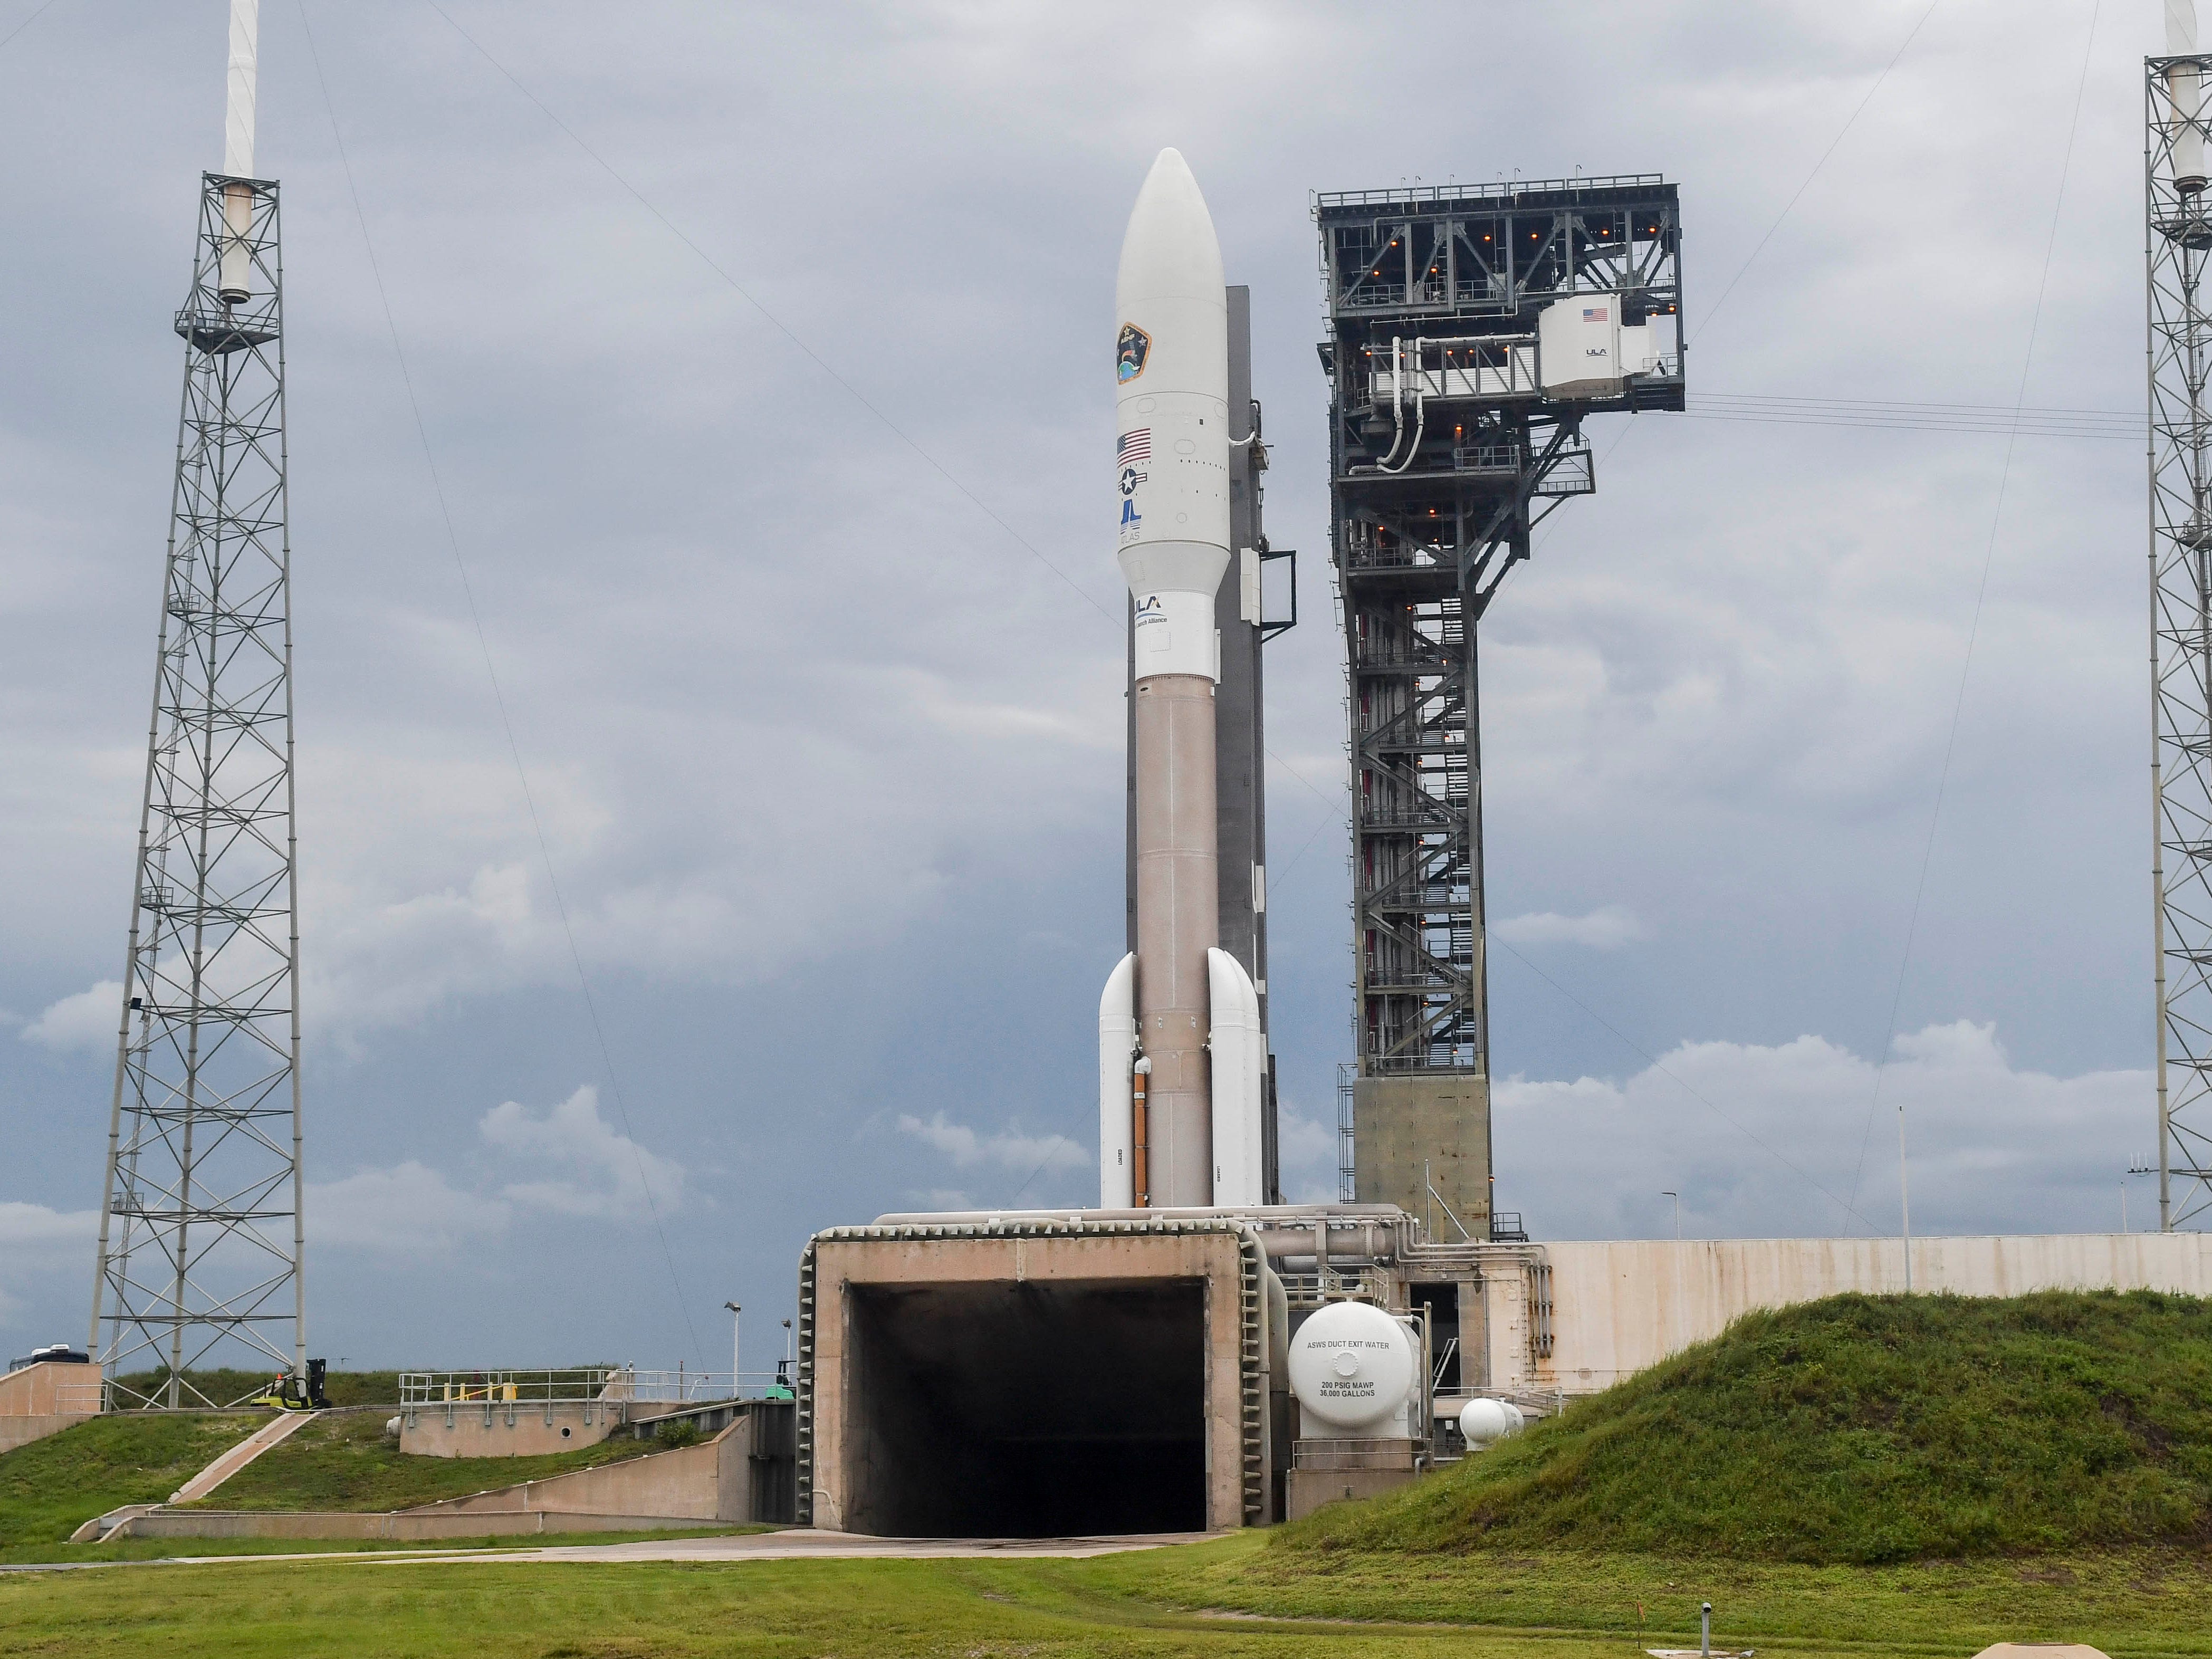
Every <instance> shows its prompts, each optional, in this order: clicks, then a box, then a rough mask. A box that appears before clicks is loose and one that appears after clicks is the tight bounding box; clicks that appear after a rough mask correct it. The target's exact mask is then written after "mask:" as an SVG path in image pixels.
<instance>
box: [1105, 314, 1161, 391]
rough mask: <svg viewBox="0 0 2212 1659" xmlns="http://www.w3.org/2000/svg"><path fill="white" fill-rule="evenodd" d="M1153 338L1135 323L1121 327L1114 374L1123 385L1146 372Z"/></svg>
mask: <svg viewBox="0 0 2212 1659" xmlns="http://www.w3.org/2000/svg"><path fill="white" fill-rule="evenodd" d="M1151 355H1152V336H1151V335H1149V334H1147V333H1146V332H1145V331H1144V330H1142V329H1141V328H1139V327H1138V326H1137V325H1135V324H1134V323H1124V324H1122V325H1121V344H1120V345H1119V346H1117V347H1116V348H1115V368H1114V373H1115V378H1116V379H1117V380H1120V381H1121V384H1122V385H1124V386H1127V384H1128V383H1129V382H1130V381H1132V380H1135V379H1136V378H1137V376H1139V374H1143V373H1144V372H1145V359H1146V357H1148V356H1151Z"/></svg>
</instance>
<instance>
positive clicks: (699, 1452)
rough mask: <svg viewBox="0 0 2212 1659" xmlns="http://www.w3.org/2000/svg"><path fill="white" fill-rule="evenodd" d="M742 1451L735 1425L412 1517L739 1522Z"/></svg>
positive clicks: (430, 1507) (424, 1508)
mask: <svg viewBox="0 0 2212 1659" xmlns="http://www.w3.org/2000/svg"><path fill="white" fill-rule="evenodd" d="M746 1473H747V1472H746V1468H745V1454H744V1444H743V1443H739V1441H738V1435H737V1432H736V1431H735V1429H734V1428H732V1429H725V1430H724V1431H722V1432H721V1433H720V1435H718V1436H717V1437H715V1438H714V1439H713V1440H710V1441H708V1442H707V1443H705V1444H704V1445H698V1446H684V1447H680V1448H678V1449H676V1450H674V1451H665V1452H650V1453H647V1455H645V1456H643V1457H632V1458H628V1459H625V1460H624V1461H623V1462H619V1463H608V1464H605V1465H603V1466H602V1467H600V1468H595V1469H577V1470H575V1471H574V1472H573V1473H571V1474H556V1475H554V1476H553V1477H552V1478H550V1480H525V1481H521V1482H520V1483H518V1484H517V1485H514V1486H502V1487H501V1488H499V1489H498V1490H497V1491H495V1492H473V1493H471V1495H470V1496H468V1497H466V1498H447V1499H446V1500H445V1501H444V1502H443V1503H439V1504H422V1505H421V1506H419V1507H418V1508H416V1509H414V1510H409V1511H407V1513H409V1514H413V1515H512V1514H517V1513H529V1512H533V1511H538V1510H543V1511H544V1512H545V1513H546V1514H549V1515H649V1516H681V1517H684V1518H685V1519H689V1520H697V1521H744V1520H747V1519H749V1518H750V1517H749V1516H747V1515H746V1514H745V1500H746V1484H747V1483H746Z"/></svg>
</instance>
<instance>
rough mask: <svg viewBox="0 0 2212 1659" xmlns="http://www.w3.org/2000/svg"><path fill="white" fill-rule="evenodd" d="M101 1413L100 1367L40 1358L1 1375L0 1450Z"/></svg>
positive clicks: (42, 1437) (55, 1432)
mask: <svg viewBox="0 0 2212 1659" xmlns="http://www.w3.org/2000/svg"><path fill="white" fill-rule="evenodd" d="M99 1414H100V1367H99V1366H97V1365H84V1364H59V1363H58V1362H56V1361H54V1360H51V1359H48V1360H41V1361H40V1363H39V1364H35V1365H26V1366H24V1367H23V1368H22V1369H21V1370H14V1371H9V1373H8V1374H7V1375H6V1376H0V1452H8V1451H13V1450H14V1449H15V1448H16V1447H18V1446H24V1445H28V1444H29V1443H31V1442H32V1441H33V1440H43V1439H45V1438H46V1436H48V1435H50V1434H59V1433H60V1432H61V1431H63V1430H64V1429H66V1428H70V1427H73V1426H75V1425H76V1424H79V1423H82V1422H83V1421H84V1420H85V1419H87V1418H88V1417H96V1416H98V1415H99Z"/></svg>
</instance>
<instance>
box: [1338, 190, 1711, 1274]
mask: <svg viewBox="0 0 2212 1659" xmlns="http://www.w3.org/2000/svg"><path fill="white" fill-rule="evenodd" d="M1314 216H1315V219H1316V222H1318V224H1319V227H1320V230H1321V266H1322V291H1323V295H1324V298H1325V300H1326V301H1327V304H1328V337H1327V338H1326V339H1325V340H1323V341H1322V344H1321V360H1322V368H1323V369H1324V370H1325V371H1326V372H1327V373H1328V377H1329V385H1330V403H1329V469H1330V479H1329V483H1330V502H1331V508H1332V511H1331V514H1330V538H1331V548H1330V554H1331V558H1332V560H1333V562H1334V567H1335V571H1336V580H1337V592H1338V597H1339V600H1340V604H1341V605H1342V607H1343V613H1344V630H1345V649H1346V671H1347V675H1348V683H1349V693H1350V696H1349V702H1348V708H1349V713H1350V719H1351V738H1352V741H1351V745H1350V746H1351V750H1352V945H1353V963H1354V972H1355V975H1356V978H1355V981H1354V996H1355V1000H1356V1013H1355V1020H1356V1024H1357V1030H1356V1037H1357V1045H1358V1062H1357V1066H1356V1068H1355V1069H1356V1076H1352V1077H1348V1078H1346V1079H1345V1081H1344V1085H1343V1090H1342V1094H1343V1099H1342V1102H1341V1106H1340V1111H1341V1117H1340V1124H1341V1127H1342V1128H1343V1131H1344V1134H1343V1139H1344V1143H1345V1149H1346V1150H1345V1155H1344V1156H1343V1158H1342V1159H1341V1162H1342V1164H1343V1166H1344V1167H1343V1185H1342V1196H1343V1197H1344V1198H1345V1199H1346V1200H1347V1201H1352V1200H1356V1201H1358V1202H1362V1203H1377V1202H1379V1203H1390V1204H1396V1205H1398V1206H1401V1207H1402V1208H1404V1209H1406V1210H1407V1211H1409V1212H1412V1213H1413V1214H1415V1215H1418V1216H1422V1217H1424V1218H1426V1219H1427V1221H1428V1224H1429V1231H1430V1233H1431V1237H1437V1238H1440V1239H1442V1240H1444V1241H1448V1242H1451V1243H1457V1242H1459V1241H1460V1240H1461V1239H1462V1238H1468V1239H1474V1240H1477V1241H1480V1240H1484V1239H1487V1238H1490V1237H1510V1236H1511V1235H1513V1234H1514V1233H1515V1232H1516V1231H1517V1229H1516V1227H1515V1225H1513V1224H1512V1223H1511V1222H1510V1221H1507V1220H1504V1219H1503V1218H1499V1217H1498V1216H1497V1215H1496V1213H1495V1212H1494V1207H1493V1206H1492V1202H1491V1197H1492V1192H1491V1141H1490V1019H1489V987H1488V980H1487V970H1486V966H1485V954H1484V947H1483V925H1484V907H1483V892H1482V744H1481V739H1480V720H1479V718H1478V700H1477V696H1476V675H1475V659H1476V653H1475V640H1476V634H1477V629H1478V625H1479V624H1480V622H1481V620H1482V617H1483V615H1484V613H1485V612H1486V611H1487V610H1488V608H1489V606H1490V604H1491V602H1492V600H1493V599H1496V598H1497V596H1498V588H1499V586H1500V585H1501V584H1502V583H1503V582H1504V579H1505V576H1506V574H1507V573H1508V572H1509V571H1510V570H1511V569H1512V568H1513V567H1514V566H1515V565H1516V564H1517V563H1519V562H1521V561H1522V560H1523V559H1525V558H1527V557H1528V554H1529V550H1530V538H1531V534H1532V532H1534V529H1535V527H1536V526H1538V525H1539V524H1541V523H1542V522H1543V520H1545V518H1546V517H1547V515H1548V514H1550V513H1552V512H1553V510H1554V509H1555V508H1557V507H1559V505H1560V503H1561V502H1563V501H1565V500H1567V499H1568V498H1569V497H1571V496H1574V495H1587V494H1589V492H1590V491H1591V490H1592V489H1595V487H1596V481H1595V475H1594V472H1593V470H1592V458H1591V454H1590V447H1589V439H1588V438H1587V437H1586V436H1585V435H1584V433H1583V422H1584V420H1585V419H1586V418H1587V417H1588V416H1590V415H1593V414H1597V413H1602V412H1605V411H1608V410H1679V409H1680V408H1681V407H1682V406H1683V380H1682V355H1681V346H1680V341H1681V332H1680V310H1681V297H1682V294H1681V279H1680V269H1679V263H1678V255H1679V251H1680V219H1679V216H1678V210H1677V205H1676V199H1675V189H1674V185H1670V184H1668V183H1667V182H1666V181H1665V180H1664V179H1661V178H1660V177H1659V176H1657V175H1656V174H1652V173H1638V174H1635V175H1633V176H1630V177H1624V178H1607V179H1558V180H1553V181H1548V182H1542V183H1537V182H1530V183H1525V184H1522V183H1516V184H1510V185H1483V186H1476V185H1467V186H1462V187H1453V188H1437V187H1433V186H1432V187H1429V188H1420V187H1415V188H1413V189H1410V190H1404V189H1401V190H1396V191H1346V192H1343V193H1340V194H1332V195H1322V196H1317V197H1316V198H1315V201H1314Z"/></svg>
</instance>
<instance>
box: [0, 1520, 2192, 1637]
mask: <svg viewBox="0 0 2212 1659" xmlns="http://www.w3.org/2000/svg"><path fill="white" fill-rule="evenodd" d="M1701 1599H1710V1600H1711V1601H1713V1602H1714V1603H1715V1606H1716V1635H1717V1637H1718V1638H1721V1639H1722V1640H1723V1641H1724V1642H1726V1643H1728V1644H1730V1645H1735V1646H1747V1645H1749V1646H1757V1647H1759V1648H1761V1649H1763V1650H1771V1651H1775V1652H1777V1653H1788V1654H1793V1655H1806V1656H1813V1655H1825V1654H1833V1655H1837V1656H1838V1659H1842V1656H1868V1655H1888V1654H1896V1655H1899V1656H1909V1659H1922V1656H1936V1655H1952V1656H1957V1659H1967V1656H1969V1655H1972V1654H1973V1653H1975V1652H1977V1651H1978V1650H1979V1649H1980V1648H1982V1647H1983V1646H1984V1645H1986V1644H1987V1643H1989V1642H1990V1641H1993V1640H1997V1639H2002V1638H2017V1639H2068V1640H2081V1641H2087V1642H2089V1643H2092V1644H2095V1645H2097V1646H2100V1647H2101V1648H2103V1649H2105V1650H2106V1651H2107V1652H2108V1653H2112V1654H2113V1655H2115V1656H2117V1659H2162V1656H2169V1655H2171V1656H2174V1659H2203V1656H2205V1655H2206V1654H2208V1653H2212V1569H2208V1565H2207V1563H2206V1561H2205V1559H2203V1557H2202V1556H2194V1555H2189V1554H2185V1553H2177V1552H2163V1553H2161V1552H2142V1551H2138V1552H2132V1553H2120V1554H2113V1555H2104V1556H2084V1557H2081V1558H2076V1559H2069V1560H2068V1561H2067V1562H2065V1563H2064V1564H2063V1565H2060V1564H2055V1563H2054V1562H2052V1561H2051V1559H2047V1558H2046V1559H2043V1560H2040V1561H2037V1562H2022V1561H2000V1560H1985V1561H1979V1562H1973V1563H1931V1564H1915V1565H1905V1566H1887V1567H1824V1568H1815V1567H1806V1566H1800V1565H1792V1564H1789V1563H1765V1562H1746V1561H1733V1562H1723V1563H1718V1564H1716V1563H1712V1562H1710V1561H1708V1562H1703V1563H1692V1562H1688V1561H1680V1560H1677V1561H1671V1562H1670V1561H1668V1560H1667V1559H1664V1558H1661V1557H1655V1556H1650V1555H1637V1556H1626V1557H1624V1556H1608V1555H1590V1554H1582V1553H1556V1554H1547V1555H1546V1556H1544V1557H1542V1558H1541V1559H1538V1558H1535V1557H1528V1558H1518V1557H1504V1556H1500V1555H1497V1554H1486V1555H1483V1556H1480V1557H1476V1558H1461V1559H1451V1558H1443V1557H1439V1556H1435V1555H1429V1556H1424V1557H1419V1558H1406V1557H1387V1558H1364V1557H1340V1558H1338V1559H1335V1560H1334V1561H1333V1562H1331V1563H1330V1564H1329V1565H1328V1566H1327V1568H1326V1569H1325V1570H1324V1569H1322V1568H1319V1567H1317V1566H1316V1563H1315V1562H1314V1561H1313V1560H1312V1559H1310V1558H1309V1557H1306V1556H1304V1555H1303V1554H1302V1553H1299V1552H1294V1551H1275V1550H1272V1549H1270V1548H1269V1547H1268V1546H1267V1539H1266V1538H1265V1537H1264V1536H1263V1535H1257V1534H1250V1535H1245V1536H1240V1537H1237V1538H1234V1539H1230V1540H1226V1541H1221V1542H1218V1543H1212V1544H1205V1545H1199V1546H1194V1547H1188V1548H1182V1549H1176V1550H1164V1551H1153V1552H1147V1553H1142V1554H1132V1555H1123V1556H1113V1557H1106V1558H1103V1559H1096V1560H1090V1561H1012V1560H975V1561H845V1562H840V1561H805V1562H751V1563H739V1564H732V1565H718V1564H696V1565H695V1564H684V1565H677V1564H663V1563H649V1564H637V1565H582V1564H579V1565H550V1564H542V1563H522V1562H515V1563H501V1562H496V1561H491V1560H485V1559H469V1560H462V1561H454V1562H450V1563H424V1564H420V1565H416V1564H409V1563H396V1562H386V1563H372V1562H363V1561H357V1560H349V1561H343V1562H330V1563H251V1562H242V1563H239V1564H235V1565H212V1566H191V1567H180V1566H179V1567H144V1568H135V1567H120V1568H117V1569H113V1570H111V1571H99V1572H70V1573H53V1574H8V1575H0V1652H5V1653H8V1654H9V1655H11V1656H14V1655H40V1656H47V1655H63V1654H67V1655H71V1656H76V1655H87V1656H105V1655H118V1656H119V1655H124V1654H134V1655H135V1654H142V1653H148V1652H159V1653H161V1654H163V1655H168V1656H178V1659H191V1656H197V1655H210V1656H214V1655H222V1656H224V1659H259V1656H269V1659H276V1656H280V1655H281V1656H285V1659H293V1656H311V1655H321V1654H349V1655H361V1654H370V1655H386V1654H407V1655H422V1656H445V1655H487V1656H495V1659H507V1656H527V1659H584V1656H592V1659H601V1656H615V1655H623V1656H629V1655H635V1656H646V1655H651V1656H656V1659H680V1656H690V1655H744V1656H752V1655H762V1656H769V1655H774V1656H785V1655H789V1656H801V1655H805V1656H842V1659H872V1656H878V1655H883V1656H902V1655H931V1656H946V1659H955V1656H957V1659H1088V1656H1103V1655H1139V1656H1154V1655H1163V1656H1164V1655H1195V1654H1206V1655H1212V1654H1219V1655H1223V1656H1248V1655H1249V1656H1261V1655H1312V1656H1315V1659H1332V1656H1340V1655H1358V1656H1360V1659H1367V1656H1376V1659H1395V1656H1401V1655H1414V1654H1422V1655H1427V1654H1473V1655H1483V1656H1493V1655H1494V1656H1497V1659H1528V1656H1532V1655H1534V1656H1542V1659H1583V1656H1589V1659H1599V1656H1602V1659H1639V1656H1640V1653H1641V1650H1642V1648H1643V1647H1644V1645H1645V1644H1652V1645H1674V1644H1683V1643H1686V1644H1689V1645H1695V1639H1696V1631H1697V1617H1696V1610H1697V1603H1698V1601H1699V1600H1701ZM1639 1601H1640V1602H1641V1603H1642V1605H1643V1607H1644V1615H1643V1621H1642V1624H1641V1626H1639V1624H1638V1612H1637V1607H1638V1602H1639ZM1350 1621H1358V1622H1356V1623H1353V1622H1350Z"/></svg>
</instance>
